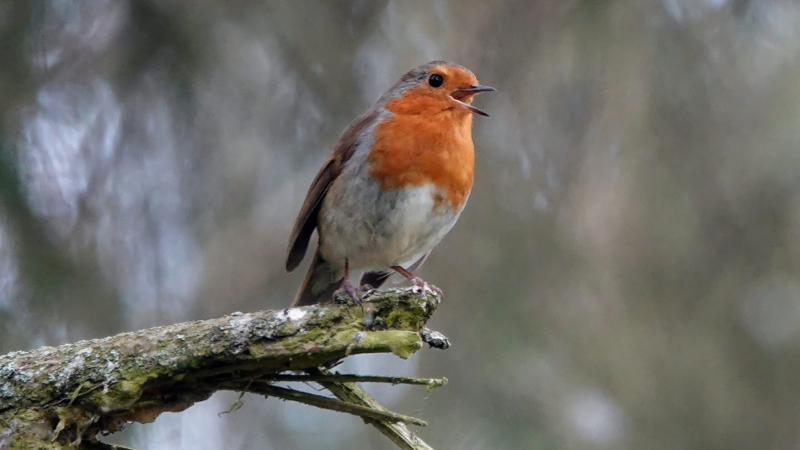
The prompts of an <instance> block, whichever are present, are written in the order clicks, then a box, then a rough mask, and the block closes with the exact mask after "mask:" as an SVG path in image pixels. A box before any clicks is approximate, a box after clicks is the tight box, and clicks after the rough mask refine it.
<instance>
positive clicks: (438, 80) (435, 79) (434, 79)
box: [428, 73, 444, 88]
mask: <svg viewBox="0 0 800 450" xmlns="http://www.w3.org/2000/svg"><path fill="white" fill-rule="evenodd" d="M442 83H444V78H443V77H442V76H441V75H439V74H438V73H434V74H431V76H429V77H428V84H430V85H431V86H433V87H435V88H437V87H439V86H441V85H442Z"/></svg>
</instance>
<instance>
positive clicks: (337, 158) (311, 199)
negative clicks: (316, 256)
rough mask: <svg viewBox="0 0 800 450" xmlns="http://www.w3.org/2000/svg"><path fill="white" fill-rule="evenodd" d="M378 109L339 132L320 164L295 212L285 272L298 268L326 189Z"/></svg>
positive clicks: (340, 170) (349, 155) (362, 116)
mask: <svg viewBox="0 0 800 450" xmlns="http://www.w3.org/2000/svg"><path fill="white" fill-rule="evenodd" d="M379 112H380V110H379V109H377V108H372V109H370V110H369V111H367V112H366V113H364V114H363V115H361V116H359V117H358V118H357V119H356V120H354V121H353V122H352V123H351V124H350V126H348V127H347V129H346V130H345V131H344V133H342V137H341V138H340V139H339V142H338V143H337V144H336V148H334V149H333V153H332V154H331V156H330V157H329V158H328V160H327V161H326V162H325V165H323V166H322V169H320V171H319V173H317V176H316V177H315V178H314V181H312V182H311V187H309V188H308V193H307V194H306V199H305V200H304V201H303V206H302V207H301V208H300V212H299V213H298V215H297V219H296V220H295V222H294V228H293V229H292V235H291V238H290V239H289V252H288V255H287V257H286V271H287V272H291V271H293V270H294V269H296V268H297V266H298V265H299V264H300V261H302V260H303V257H304V256H305V254H306V250H308V241H309V240H310V239H311V234H312V233H313V232H314V229H315V228H317V222H318V221H317V213H318V212H319V207H320V205H321V204H322V200H323V199H324V198H325V193H327V192H328V188H329V187H330V185H331V183H333V180H335V179H336V177H338V176H339V174H340V173H342V168H343V167H344V165H345V163H347V161H348V160H349V159H350V157H352V156H353V152H354V151H355V148H356V143H357V142H358V138H359V137H360V136H361V134H362V133H363V132H364V130H365V129H366V128H367V127H369V125H371V124H372V123H373V121H374V120H375V119H376V118H377V116H378V114H379Z"/></svg>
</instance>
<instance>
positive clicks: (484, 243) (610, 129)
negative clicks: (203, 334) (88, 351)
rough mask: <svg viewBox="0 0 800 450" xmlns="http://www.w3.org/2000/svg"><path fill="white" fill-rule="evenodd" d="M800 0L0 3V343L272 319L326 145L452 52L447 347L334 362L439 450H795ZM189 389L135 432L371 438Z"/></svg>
mask: <svg viewBox="0 0 800 450" xmlns="http://www.w3.org/2000/svg"><path fill="white" fill-rule="evenodd" d="M798 23H800V4H799V3H798V2H796V1H789V0H645V1H641V0H639V1H634V0H628V1H626V0H615V1H605V2H597V1H578V0H533V1H532V0H504V1H495V2H481V1H475V0H466V1H464V0H462V1H456V0H453V1H425V2H421V1H420V2H403V1H367V0H358V1H335V2H331V1H322V0H319V1H303V2H284V1H269V0H262V1H245V0H239V1H223V0H191V1H189V0H170V1H163V0H138V1H120V0H84V1H77V0H0V42H2V45H0V61H2V63H0V124H1V125H2V127H0V146H2V148H0V352H3V353H4V352H8V351H11V350H17V349H30V348H34V347H38V346H41V345H57V344H62V343H66V342H71V341H76V340H79V339H87V338H98V337H103V336H106V335H109V334H113V333H117V332H121V331H125V330H133V329H138V328H143V327H151V326H155V325H162V324H168V323H174V322H178V321H184V320H190V319H203V318H211V317H217V316H220V315H222V314H226V313H230V312H233V311H239V310H241V311H250V310H258V309H269V308H282V307H286V306H287V305H288V304H289V303H290V302H291V299H292V296H293V294H294V291H295V289H296V288H297V286H298V284H299V283H300V280H301V278H302V276H303V272H304V271H305V270H306V266H305V265H303V266H301V268H300V270H298V271H297V272H296V273H292V274H291V275H287V274H286V273H285V272H284V269H283V265H284V255H285V253H284V252H285V247H286V244H287V239H288V234H289V231H290V227H291V225H292V222H293V220H294V217H295V214H296V213H297V211H298V209H299V207H300V204H301V202H302V200H303V197H304V195H305V191H306V189H307V188H308V185H309V184H310V182H311V179H312V178H313V176H314V174H315V173H316V171H317V170H318V169H319V167H320V166H321V164H322V162H323V161H324V159H325V158H326V156H327V154H328V152H329V151H330V150H331V149H332V146H333V145H334V143H335V142H336V141H337V139H338V136H339V134H340V133H341V132H342V130H343V129H344V128H345V127H346V126H347V124H348V123H349V122H350V121H351V120H352V119H353V118H354V117H356V116H357V115H358V114H360V113H361V112H362V111H364V110H365V109H366V108H367V107H369V106H370V105H371V104H372V103H373V102H374V101H375V100H376V99H377V97H378V96H379V95H380V94H381V93H383V92H384V91H385V90H386V89H387V88H388V87H389V86H391V85H392V84H393V83H394V81H395V80H396V79H397V78H398V77H399V76H400V75H402V74H403V73H404V72H406V71H407V70H409V69H411V68H413V67H415V66H417V65H419V64H422V63H425V62H428V61H430V60H433V59H446V60H449V61H455V62H459V63H461V64H463V65H465V66H467V67H469V68H471V69H472V70H473V71H474V72H475V73H476V75H477V76H478V77H479V79H480V80H481V82H482V83H484V84H489V85H491V86H494V87H496V88H497V90H498V92H497V93H494V94H487V95H484V96H481V97H479V98H478V99H477V101H476V105H478V106H479V107H481V108H482V109H485V110H486V111H487V112H489V113H490V114H491V117H488V118H483V117H477V118H476V120H475V129H474V137H475V144H476V150H477V158H476V159H477V167H476V178H475V180H476V183H475V187H474V189H473V192H472V197H471V199H470V202H469V204H468V206H467V208H466V210H465V212H464V214H463V216H462V218H461V220H460V221H459V223H458V225H457V226H456V227H455V228H454V229H453V231H452V232H451V233H450V234H449V235H448V236H447V238H445V240H444V241H443V242H442V243H441V244H440V245H439V246H438V247H437V249H436V251H434V252H433V254H432V255H431V257H430V258H429V259H428V262H427V263H426V265H425V267H424V270H423V275H424V276H425V278H426V279H427V280H428V281H430V282H432V283H434V284H436V285H437V286H439V287H440V288H441V289H442V290H443V291H444V292H445V294H446V298H445V302H444V303H443V304H442V306H441V307H440V309H439V311H438V312H437V314H436V315H435V317H434V318H433V321H432V323H431V324H430V325H431V327H432V328H434V329H436V330H439V331H441V332H443V333H444V334H446V335H447V336H449V337H450V339H451V340H452V341H453V343H454V346H453V347H452V348H451V349H449V350H447V351H444V352H441V351H435V350H423V351H421V352H419V353H418V354H417V355H414V356H413V357H412V358H411V359H410V360H408V361H402V360H399V359H397V358H394V357H391V356H386V357H383V356H381V357H359V358H355V359H353V361H352V362H350V363H348V366H347V367H345V368H343V369H342V370H346V371H358V372H361V373H389V374H397V375H403V374H415V375H419V376H446V377H448V378H449V379H450V384H448V385H447V386H446V387H444V388H441V389H438V390H436V391H434V392H433V393H431V394H430V396H429V397H428V398H427V399H425V392H424V390H422V389H413V388H402V387H388V388H382V389H374V390H373V392H375V395H376V396H377V397H378V398H379V400H381V401H383V402H384V403H385V404H387V405H388V406H390V407H391V408H393V409H395V410H397V411H399V412H404V413H412V414H415V415H417V416H419V417H422V418H424V419H427V420H428V421H429V422H430V426H429V427H427V428H424V429H421V430H419V431H420V435H421V436H422V437H423V438H424V439H425V440H426V441H428V442H429V443H430V444H431V445H432V446H433V447H434V448H436V449H475V450H484V449H485V450H493V449H643V448H647V449H670V450H672V449H707V448H726V449H753V448H763V449H797V448H798V447H800V148H799V147H800V58H799V57H800V27H798V26H797V24H798ZM235 399H236V395H235V394H218V395H215V396H214V397H212V399H210V400H209V401H207V402H204V403H202V404H199V405H197V406H195V407H193V408H191V409H190V410H188V411H186V412H184V413H181V414H165V415H163V416H162V417H160V418H159V419H158V420H157V421H156V422H155V423H154V424H150V425H135V426H132V427H131V428H130V429H128V430H127V431H125V432H123V433H121V434H118V435H114V436H113V437H112V439H113V440H114V441H115V442H120V443H124V444H127V445H131V446H134V447H136V448H138V449H141V450H144V449H220V448H226V449H281V450H284V449H289V450H291V449H318V448H319V449H328V448H330V449H338V448H348V449H356V450H359V449H391V448H394V447H393V446H392V445H390V444H389V442H388V440H386V439H385V438H383V436H381V435H379V434H378V433H377V432H376V431H375V430H373V429H371V428H369V427H367V426H365V425H363V423H362V422H361V421H360V420H358V419H356V418H352V417H344V416H342V415H338V414H334V413H330V412H325V411H319V410H314V409H312V408H310V407H306V406H300V405H289V404H285V403H282V402H280V401H278V400H274V399H270V400H264V399H263V398H258V397H246V398H245V404H244V407H243V408H242V409H240V410H239V411H237V412H233V413H231V414H223V415H221V416H220V415H218V413H220V412H222V411H225V410H227V409H228V408H229V407H230V405H231V404H232V403H233V402H234V401H235Z"/></svg>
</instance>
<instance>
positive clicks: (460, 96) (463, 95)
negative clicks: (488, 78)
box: [450, 84, 496, 117]
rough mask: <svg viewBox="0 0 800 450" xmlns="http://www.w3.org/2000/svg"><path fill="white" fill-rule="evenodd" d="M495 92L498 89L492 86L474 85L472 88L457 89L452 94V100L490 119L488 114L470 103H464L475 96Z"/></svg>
mask: <svg viewBox="0 0 800 450" xmlns="http://www.w3.org/2000/svg"><path fill="white" fill-rule="evenodd" d="M494 91H496V89H495V88H493V87H491V86H483V85H480V84H473V85H472V86H469V87H465V88H460V89H456V90H455V91H453V93H452V94H450V98H452V99H453V100H454V101H455V102H456V103H458V104H460V105H461V106H463V107H464V108H467V109H468V110H470V111H472V112H474V113H475V114H480V115H482V116H486V117H489V115H488V114H486V113H485V112H483V111H481V110H480V109H478V108H476V107H474V106H472V105H470V104H469V103H466V102H464V100H466V99H467V98H469V97H471V96H473V95H475V94H480V93H481V92H494Z"/></svg>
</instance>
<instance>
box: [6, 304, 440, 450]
mask: <svg viewBox="0 0 800 450" xmlns="http://www.w3.org/2000/svg"><path fill="white" fill-rule="evenodd" d="M438 304H439V298H438V297H436V296H435V295H433V294H431V293H427V292H426V293H423V294H419V293H417V292H415V291H413V290H412V289H394V290H390V291H386V292H380V293H375V294H373V295H372V296H371V297H370V301H368V302H365V303H363V304H362V305H352V304H349V305H326V306H308V307H304V308H294V309H285V310H280V311H261V312H255V313H247V314H242V313H234V314H231V315H229V316H225V317H221V318H218V319H211V320H204V321H194V322H186V323H181V324H176V325H170V326H165V327H157V328H150V329H146V330H142V331H137V332H131V333H123V334H119V335H116V336H112V337H107V338H104V339H97V340H92V341H81V342H77V343H74V344H68V345H62V346H60V347H43V348H40V349H37V350H33V351H29V352H13V353H9V354H7V355H4V356H0V437H1V438H0V447H7V448H11V449H15V448H52V449H57V448H66V446H67V445H70V444H71V447H70V448H73V449H74V448H79V449H80V448H83V449H89V448H100V447H104V444H102V443H100V442H99V441H98V440H97V438H98V436H100V435H103V434H107V433H111V432H114V431H117V430H119V429H121V428H123V427H124V426H125V425H126V424H127V423H129V422H131V421H134V422H141V423H149V422H152V421H153V420H155V418H156V417H157V416H158V415H160V414H161V413H163V412H175V411H182V410H184V409H186V408H188V407H190V406H192V405H193V404H194V403H196V402H199V401H202V400H205V399H206V398H208V397H209V396H210V395H211V394H212V393H214V392H215V391H218V390H226V389H227V390H237V391H249V392H257V393H261V394H265V395H271V396H279V397H281V398H291V399H294V400H297V401H302V402H304V403H309V404H315V403H314V402H316V403H317V404H318V406H324V407H332V408H334V409H337V408H338V409H339V410H341V411H345V412H349V413H352V414H358V415H360V416H362V417H363V418H364V419H365V421H366V422H367V423H370V424H373V425H375V426H376V427H378V429H379V430H381V432H383V433H384V434H387V431H386V429H390V430H396V431H395V433H397V432H398V431H397V430H399V432H402V433H403V434H408V436H411V437H406V438H402V439H401V440H409V439H412V437H413V435H412V434H410V433H408V430H407V429H406V428H405V425H404V424H403V422H410V423H418V424H422V423H424V422H422V421H420V420H419V419H414V418H411V417H408V416H403V415H399V414H395V413H391V412H388V411H386V409H385V408H383V407H381V406H380V405H378V404H377V402H375V401H374V400H373V399H371V398H369V400H368V401H365V400H364V398H358V399H355V400H354V398H353V395H352V394H350V393H348V394H347V395H345V391H348V392H349V391H350V386H352V387H356V386H355V384H353V383H352V382H351V381H355V380H364V381H382V382H402V383H413V384H425V385H428V386H436V385H440V384H442V381H441V380H418V379H404V378H396V379H392V378H386V377H380V378H375V379H370V378H371V377H361V376H349V375H346V376H342V375H335V374H330V373H327V372H325V371H323V369H318V368H319V367H322V366H325V365H327V364H330V363H332V362H335V361H338V360H340V359H342V358H344V357H346V356H347V355H351V354H358V353H381V352H392V353H394V354H396V355H398V356H400V357H402V358H407V357H408V356H410V355H411V354H412V353H414V352H415V351H417V350H419V349H420V348H421V347H422V339H421V337H420V331H421V330H422V328H423V326H424V325H425V323H426V322H427V320H428V319H429V318H430V316H431V314H433V312H434V311H435V310H436V307H437V306H438ZM287 370H298V371H306V373H307V375H301V376H297V375H279V374H280V373H281V372H284V371H287ZM337 377H338V378H337ZM293 378H298V379H297V380H292V379H293ZM277 380H283V381H304V382H308V381H314V382H317V383H319V384H321V385H322V386H324V387H326V388H328V389H329V390H331V392H333V393H334V395H336V396H337V397H339V398H340V399H341V400H343V401H342V402H340V401H337V400H334V399H329V398H325V399H324V400H320V399H319V398H314V399H309V398H306V397H304V396H299V397H298V396H296V395H295V394H294V393H295V392H297V391H293V390H291V389H283V390H281V389H280V388H275V387H273V386H270V385H269V384H268V383H269V382H274V381H277ZM343 387H346V388H347V389H344V388H343ZM356 388H357V387H356ZM364 395H366V394H364ZM314 397H320V396H314ZM356 397H358V396H356ZM304 400H305V401H304ZM344 403H347V405H344V406H343V407H342V404H344ZM375 411H377V412H375ZM392 439H393V441H395V442H397V438H392ZM412 440H416V441H418V442H421V441H419V440H418V439H417V438H416V437H413V439H412ZM422 444H424V443H422ZM398 445H399V444H398ZM98 446H100V447H98ZM401 447H402V448H430V447H427V445H424V446H416V447H408V446H401ZM0 450H5V449H4V448H0Z"/></svg>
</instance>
